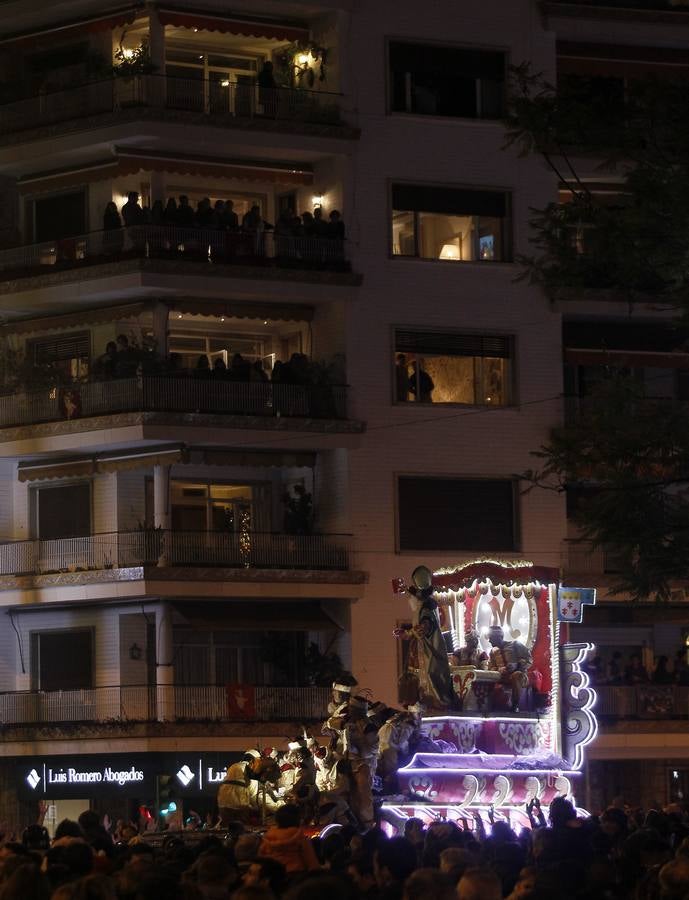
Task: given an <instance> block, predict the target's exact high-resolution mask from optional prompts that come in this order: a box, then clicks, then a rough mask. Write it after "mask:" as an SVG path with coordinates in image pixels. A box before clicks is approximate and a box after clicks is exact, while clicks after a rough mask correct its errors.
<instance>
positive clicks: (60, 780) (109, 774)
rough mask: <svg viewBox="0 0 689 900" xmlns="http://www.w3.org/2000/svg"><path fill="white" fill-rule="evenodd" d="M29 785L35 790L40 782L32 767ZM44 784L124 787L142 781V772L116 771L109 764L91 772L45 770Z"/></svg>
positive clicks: (136, 770)
mask: <svg viewBox="0 0 689 900" xmlns="http://www.w3.org/2000/svg"><path fill="white" fill-rule="evenodd" d="M26 780H27V782H28V783H29V785H30V786H31V787H32V788H33V789H34V790H36V788H37V787H38V783H39V782H40V780H41V779H40V776H39V774H38V772H36V770H35V769H32V770H31V771H30V772H29V774H28V775H27V776H26ZM45 780H46V786H47V785H53V784H118V785H119V786H120V787H124V786H125V784H130V783H132V782H137V781H143V780H144V773H143V772H142V771H141V769H135V768H134V766H132V767H131V769H125V770H124V771H119V772H118V771H116V770H115V769H112V768H111V767H110V766H106V767H105V768H104V769H103V770H102V771H101V770H100V769H98V770H96V771H93V772H83V771H80V770H79V769H75V768H73V767H71V766H70V767H68V768H66V769H51V768H48V769H47V770H46V779H45Z"/></svg>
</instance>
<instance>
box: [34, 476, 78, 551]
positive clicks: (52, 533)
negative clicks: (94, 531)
mask: <svg viewBox="0 0 689 900" xmlns="http://www.w3.org/2000/svg"><path fill="white" fill-rule="evenodd" d="M34 496H35V507H34V510H35V529H34V532H35V535H36V537H37V538H38V539H39V540H41V541H50V540H56V539H59V538H69V537H84V536H86V535H89V534H91V485H90V483H89V482H88V481H85V482H80V483H78V484H64V485H58V486H56V487H40V488H36V489H35V494H34Z"/></svg>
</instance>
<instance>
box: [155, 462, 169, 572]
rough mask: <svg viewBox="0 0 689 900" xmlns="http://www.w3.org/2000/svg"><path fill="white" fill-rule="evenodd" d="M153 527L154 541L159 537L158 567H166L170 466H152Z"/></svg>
mask: <svg viewBox="0 0 689 900" xmlns="http://www.w3.org/2000/svg"><path fill="white" fill-rule="evenodd" d="M153 525H154V527H155V528H156V532H155V533H154V540H155V539H157V538H158V529H159V530H160V531H161V532H162V534H161V535H160V546H159V547H158V548H157V553H158V565H159V566H165V565H167V554H166V552H165V545H166V542H167V540H168V537H169V536H168V532H169V531H170V466H161V465H157V466H153Z"/></svg>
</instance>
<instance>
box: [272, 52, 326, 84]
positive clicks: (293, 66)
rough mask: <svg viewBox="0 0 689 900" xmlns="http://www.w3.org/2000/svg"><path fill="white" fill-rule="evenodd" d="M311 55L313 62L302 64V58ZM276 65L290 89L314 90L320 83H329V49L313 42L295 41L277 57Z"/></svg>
mask: <svg viewBox="0 0 689 900" xmlns="http://www.w3.org/2000/svg"><path fill="white" fill-rule="evenodd" d="M306 55H310V56H311V60H313V64H311V61H309V62H306V63H302V62H300V61H299V57H300V56H306ZM276 63H277V65H278V68H279V70H280V71H281V72H282V73H283V75H284V77H285V79H286V81H287V83H288V85H289V86H290V87H295V86H296V87H306V88H309V89H311V88H313V86H314V85H315V83H316V73H318V81H321V82H324V81H327V78H328V73H327V64H328V49H327V47H321V46H320V45H319V44H315V43H314V42H313V41H293V42H292V43H291V44H289V45H288V46H287V47H285V48H284V50H281V51H280V52H279V53H278V54H277V55H276Z"/></svg>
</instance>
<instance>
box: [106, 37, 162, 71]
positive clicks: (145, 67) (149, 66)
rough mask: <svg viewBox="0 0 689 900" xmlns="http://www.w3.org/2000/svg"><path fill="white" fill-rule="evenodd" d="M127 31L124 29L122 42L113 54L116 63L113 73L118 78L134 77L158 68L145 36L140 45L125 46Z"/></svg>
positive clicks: (113, 66)
mask: <svg viewBox="0 0 689 900" xmlns="http://www.w3.org/2000/svg"><path fill="white" fill-rule="evenodd" d="M126 34H127V32H126V31H123V32H122V35H121V36H120V43H119V46H118V48H117V50H115V52H114V54H113V58H114V60H115V61H114V63H113V65H112V74H113V75H114V76H115V77H116V78H133V77H134V76H135V75H149V74H150V73H151V72H155V71H156V69H157V68H158V67H157V66H156V65H154V63H153V60H152V59H151V50H150V47H149V44H148V40H147V39H146V38H143V40H142V41H141V43H140V44H139V46H138V47H134V48H128V47H125V46H124V39H125V37H126Z"/></svg>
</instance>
